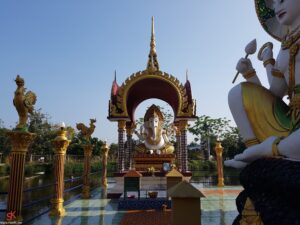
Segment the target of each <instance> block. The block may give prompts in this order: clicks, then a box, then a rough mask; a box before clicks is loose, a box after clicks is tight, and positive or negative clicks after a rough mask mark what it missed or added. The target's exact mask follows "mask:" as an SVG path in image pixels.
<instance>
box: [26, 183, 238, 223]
mask: <svg viewBox="0 0 300 225" xmlns="http://www.w3.org/2000/svg"><path fill="white" fill-rule="evenodd" d="M193 185H194V186H195V187H197V188H198V186H199V185H197V184H193ZM200 189H201V191H202V193H203V194H204V195H205V196H206V197H205V198H202V199H201V214H202V219H201V222H202V224H204V225H218V224H220V225H230V224H232V222H233V220H234V219H235V217H236V216H237V211H236V206H235V198H236V196H237V195H238V193H239V192H240V191H241V190H242V188H241V187H239V186H227V187H224V188H217V187H211V188H202V187H201V188H200ZM104 194H105V193H103V190H101V189H100V188H98V189H96V190H94V191H93V192H92V196H91V199H88V200H85V199H78V200H76V201H74V202H72V203H71V204H69V205H67V206H66V207H65V209H66V213H67V214H66V216H65V217H64V218H61V219H56V218H50V217H49V216H48V215H47V214H45V215H43V216H41V217H39V218H37V219H36V220H34V221H33V222H32V223H31V224H33V225H86V224H92V225H96V224H101V225H120V224H121V225H127V224H131V225H135V224H139V225H141V224H142V225H147V223H146V221H149V222H150V223H151V225H156V224H160V225H168V224H170V219H171V211H170V210H167V212H162V211H154V210H139V211H124V210H118V209H117V208H118V201H117V200H111V199H105V198H102V196H104ZM199 207H200V206H199ZM145 215H148V216H147V217H145ZM141 218H143V219H141ZM128 221H130V223H129V222H128ZM155 221H157V222H155ZM162 221H163V223H162Z"/></svg>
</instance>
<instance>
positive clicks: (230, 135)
mask: <svg viewBox="0 0 300 225" xmlns="http://www.w3.org/2000/svg"><path fill="white" fill-rule="evenodd" d="M222 146H223V148H224V153H223V158H224V159H231V158H233V157H234V156H235V155H236V154H240V153H242V152H243V151H244V150H245V149H246V146H245V144H244V142H243V141H242V137H241V135H240V133H239V130H238V129H237V128H236V127H232V130H231V131H230V132H227V133H226V134H225V135H224V138H223V140H222Z"/></svg>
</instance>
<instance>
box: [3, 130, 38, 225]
mask: <svg viewBox="0 0 300 225" xmlns="http://www.w3.org/2000/svg"><path fill="white" fill-rule="evenodd" d="M7 136H8V138H9V139H10V141H11V144H12V151H11V169H10V176H9V191H8V200H7V215H10V213H12V216H11V217H10V218H6V219H9V221H10V222H13V221H22V215H21V210H22V200H23V199H22V198H23V184H24V167H25V156H26V152H27V151H28V146H29V145H30V144H31V143H32V141H33V140H34V138H35V137H36V134H33V133H29V132H21V131H11V132H7Z"/></svg>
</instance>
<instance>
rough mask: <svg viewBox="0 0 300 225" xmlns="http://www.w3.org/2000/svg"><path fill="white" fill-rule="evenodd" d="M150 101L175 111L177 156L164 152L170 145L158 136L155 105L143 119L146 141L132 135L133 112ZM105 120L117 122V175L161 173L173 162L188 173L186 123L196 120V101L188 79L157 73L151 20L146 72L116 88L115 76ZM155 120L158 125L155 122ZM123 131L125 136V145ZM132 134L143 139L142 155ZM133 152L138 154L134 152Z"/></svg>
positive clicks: (171, 152)
mask: <svg viewBox="0 0 300 225" xmlns="http://www.w3.org/2000/svg"><path fill="white" fill-rule="evenodd" d="M151 98H156V99H160V100H163V101H165V102H167V103H168V104H169V105H170V106H171V107H172V109H173V111H174V130H175V131H176V146H175V149H176V156H175V154H174V153H173V151H171V150H170V149H171V148H170V147H171V146H168V149H169V150H167V149H164V148H163V146H162V145H161V142H162V140H163V142H164V144H166V145H168V144H169V143H168V140H166V139H165V137H162V135H161V133H160V132H161V131H160V130H159V125H160V124H159V123H160V122H162V121H161V119H162V118H161V115H160V114H161V113H160V112H158V111H157V109H156V106H155V105H152V106H151V107H150V108H149V109H151V110H152V112H148V114H149V115H150V114H151V113H152V116H149V115H148V116H147V113H146V115H145V118H144V122H145V124H144V125H145V127H144V128H145V130H146V131H147V128H149V127H150V128H151V129H148V133H146V134H148V139H147V137H146V136H144V137H142V136H143V135H145V133H144V134H143V133H141V132H140V133H139V134H137V132H135V127H136V124H135V119H134V114H135V110H136V108H137V106H138V105H139V104H140V103H141V102H143V101H145V100H147V99H151ZM146 117H147V118H146ZM107 118H108V119H109V120H110V121H116V122H118V145H119V149H118V171H119V172H120V173H123V172H124V171H128V170H129V168H131V167H132V166H135V167H136V169H137V170H145V168H149V167H154V169H155V170H161V169H162V167H163V163H170V164H172V163H174V162H175V158H176V163H177V168H178V169H179V170H180V171H183V172H186V171H188V167H187V140H186V131H187V124H188V121H190V120H195V119H196V101H195V100H194V99H193V98H192V92H191V84H190V82H189V80H188V79H187V80H186V83H185V84H184V85H183V84H182V83H180V81H179V80H178V79H177V78H176V77H174V76H172V75H170V74H168V73H166V72H162V71H161V70H160V69H159V64H158V60H157V54H156V43H155V35H154V19H153V17H152V32H151V42H150V53H149V57H148V63H147V68H146V69H145V70H143V71H138V72H136V73H133V74H132V75H131V76H130V77H128V78H127V79H126V80H125V81H124V82H123V83H122V84H121V85H118V83H117V81H116V76H115V79H114V81H113V83H112V88H111V98H110V100H109V112H108V117H107ZM150 120H151V121H150ZM155 120H158V121H156V122H155ZM150 123H151V125H150ZM154 123H157V124H156V125H157V127H156V128H155V129H156V131H154V129H153V126H155V125H154ZM147 126H148V127H147ZM151 126H152V127H151ZM125 131H126V136H127V140H126V145H125ZM134 132H135V133H136V134H137V135H138V137H139V139H140V140H143V138H144V140H143V143H144V145H145V146H146V150H145V151H142V152H139V151H138V150H139V148H138V147H139V146H137V148H134V146H133V139H132V135H133V133H134ZM154 133H155V134H154ZM156 136H157V137H156ZM141 138H142V139H141ZM147 141H148V143H147ZM147 144H148V146H147ZM125 147H126V148H125ZM135 150H136V151H137V152H135ZM173 150H174V147H173ZM133 160H134V161H133ZM133 163H134V165H133Z"/></svg>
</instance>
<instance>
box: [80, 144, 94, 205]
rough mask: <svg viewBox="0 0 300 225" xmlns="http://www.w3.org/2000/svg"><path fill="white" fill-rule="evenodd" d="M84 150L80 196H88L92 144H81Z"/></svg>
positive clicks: (85, 197)
mask: <svg viewBox="0 0 300 225" xmlns="http://www.w3.org/2000/svg"><path fill="white" fill-rule="evenodd" d="M82 147H83V151H84V164H83V187H82V198H84V199H87V198H90V172H91V158H92V150H93V145H91V144H85V145H82Z"/></svg>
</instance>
